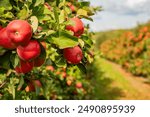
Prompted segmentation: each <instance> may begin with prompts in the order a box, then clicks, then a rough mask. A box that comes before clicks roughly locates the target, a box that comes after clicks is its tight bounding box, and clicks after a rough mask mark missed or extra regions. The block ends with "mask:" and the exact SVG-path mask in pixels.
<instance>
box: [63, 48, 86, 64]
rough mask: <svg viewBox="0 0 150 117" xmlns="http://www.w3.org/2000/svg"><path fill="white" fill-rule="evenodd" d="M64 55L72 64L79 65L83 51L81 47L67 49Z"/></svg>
mask: <svg viewBox="0 0 150 117" xmlns="http://www.w3.org/2000/svg"><path fill="white" fill-rule="evenodd" d="M63 55H64V58H65V59H66V60H67V62H68V63H70V64H78V63H80V61H81V60H82V58H83V54H82V50H81V48H80V47H79V46H75V47H72V48H65V49H64V50H63Z"/></svg>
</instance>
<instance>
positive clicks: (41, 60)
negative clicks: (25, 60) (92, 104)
mask: <svg viewBox="0 0 150 117" xmlns="http://www.w3.org/2000/svg"><path fill="white" fill-rule="evenodd" d="M40 46H41V53H40V55H39V56H38V57H37V58H35V59H34V60H33V61H34V67H40V66H41V65H43V64H44V62H45V59H46V51H45V48H44V47H43V45H42V44H41V45H40Z"/></svg>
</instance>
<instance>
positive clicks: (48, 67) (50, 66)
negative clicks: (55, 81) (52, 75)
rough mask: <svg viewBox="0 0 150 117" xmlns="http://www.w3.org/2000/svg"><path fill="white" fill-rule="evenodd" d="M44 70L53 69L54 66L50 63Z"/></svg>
mask: <svg viewBox="0 0 150 117" xmlns="http://www.w3.org/2000/svg"><path fill="white" fill-rule="evenodd" d="M46 70H50V71H52V72H53V71H54V70H55V69H54V67H53V66H52V65H49V66H46Z"/></svg>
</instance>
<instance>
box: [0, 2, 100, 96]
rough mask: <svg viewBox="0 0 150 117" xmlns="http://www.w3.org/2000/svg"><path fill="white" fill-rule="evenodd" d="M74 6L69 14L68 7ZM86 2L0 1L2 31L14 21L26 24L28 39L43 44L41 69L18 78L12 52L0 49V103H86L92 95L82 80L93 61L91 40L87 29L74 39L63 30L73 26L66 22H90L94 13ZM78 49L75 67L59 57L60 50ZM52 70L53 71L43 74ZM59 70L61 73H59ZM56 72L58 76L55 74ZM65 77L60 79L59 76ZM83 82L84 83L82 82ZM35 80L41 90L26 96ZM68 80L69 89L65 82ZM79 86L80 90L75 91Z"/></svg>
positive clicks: (69, 32)
mask: <svg viewBox="0 0 150 117" xmlns="http://www.w3.org/2000/svg"><path fill="white" fill-rule="evenodd" d="M68 3H71V4H73V5H74V6H75V11H72V10H71V8H70V7H69V6H68ZM98 10H99V8H98V7H96V8H95V7H91V6H90V2H87V1H72V0H51V1H50V0H1V1H0V25H1V26H2V27H6V26H7V25H8V23H10V22H11V21H12V20H15V19H21V20H26V21H28V22H29V23H30V25H31V26H32V29H33V35H32V39H34V40H37V41H38V42H43V41H44V42H46V46H47V47H46V60H45V63H44V65H43V66H41V67H39V68H34V69H33V70H32V71H31V72H29V73H27V74H18V73H16V71H15V70H14V68H15V67H16V66H17V65H19V57H18V55H17V53H16V50H15V49H14V50H8V49H5V48H2V47H0V98H1V99H90V97H88V96H86V95H89V94H90V92H91V91H92V87H90V84H89V81H88V79H87V78H86V74H85V73H86V66H87V65H88V64H89V63H91V62H92V61H93V40H92V39H91V35H92V33H90V32H89V26H85V31H84V34H82V35H81V36H80V37H75V36H74V35H73V32H72V31H68V30H66V29H65V27H66V25H73V24H72V22H70V21H69V19H70V18H73V17H78V18H80V19H82V18H84V19H87V20H90V21H92V18H91V16H92V15H94V14H95V13H96V11H98ZM76 45H78V46H80V47H81V49H82V51H83V55H84V57H83V59H82V61H81V62H80V64H78V65H71V64H69V63H67V61H66V60H65V59H64V57H63V49H65V48H68V47H74V46H76ZM47 66H53V67H54V68H55V69H54V71H48V70H46V67H47ZM62 69H65V71H63V72H62ZM58 72H60V74H58ZM63 73H65V74H67V76H66V77H65V78H63V76H62V74H63ZM83 78H85V79H83ZM35 79H36V80H39V81H40V82H41V84H42V87H38V86H36V85H35V89H36V90H35V92H27V91H26V90H25V88H26V86H27V85H28V83H29V82H30V81H33V80H35ZM68 80H70V81H71V84H70V86H68V85H67V81H68ZM77 82H81V83H82V85H83V87H82V88H76V83H77Z"/></svg>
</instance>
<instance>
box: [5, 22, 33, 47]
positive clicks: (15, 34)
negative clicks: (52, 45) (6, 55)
mask: <svg viewBox="0 0 150 117" xmlns="http://www.w3.org/2000/svg"><path fill="white" fill-rule="evenodd" d="M7 35H8V37H9V38H10V39H11V41H12V42H13V43H14V44H15V45H27V44H28V43H29V41H30V39H31V37H32V27H31V26H30V24H29V23H28V22H27V21H24V20H13V21H11V22H10V23H9V24H8V25H7Z"/></svg>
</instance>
